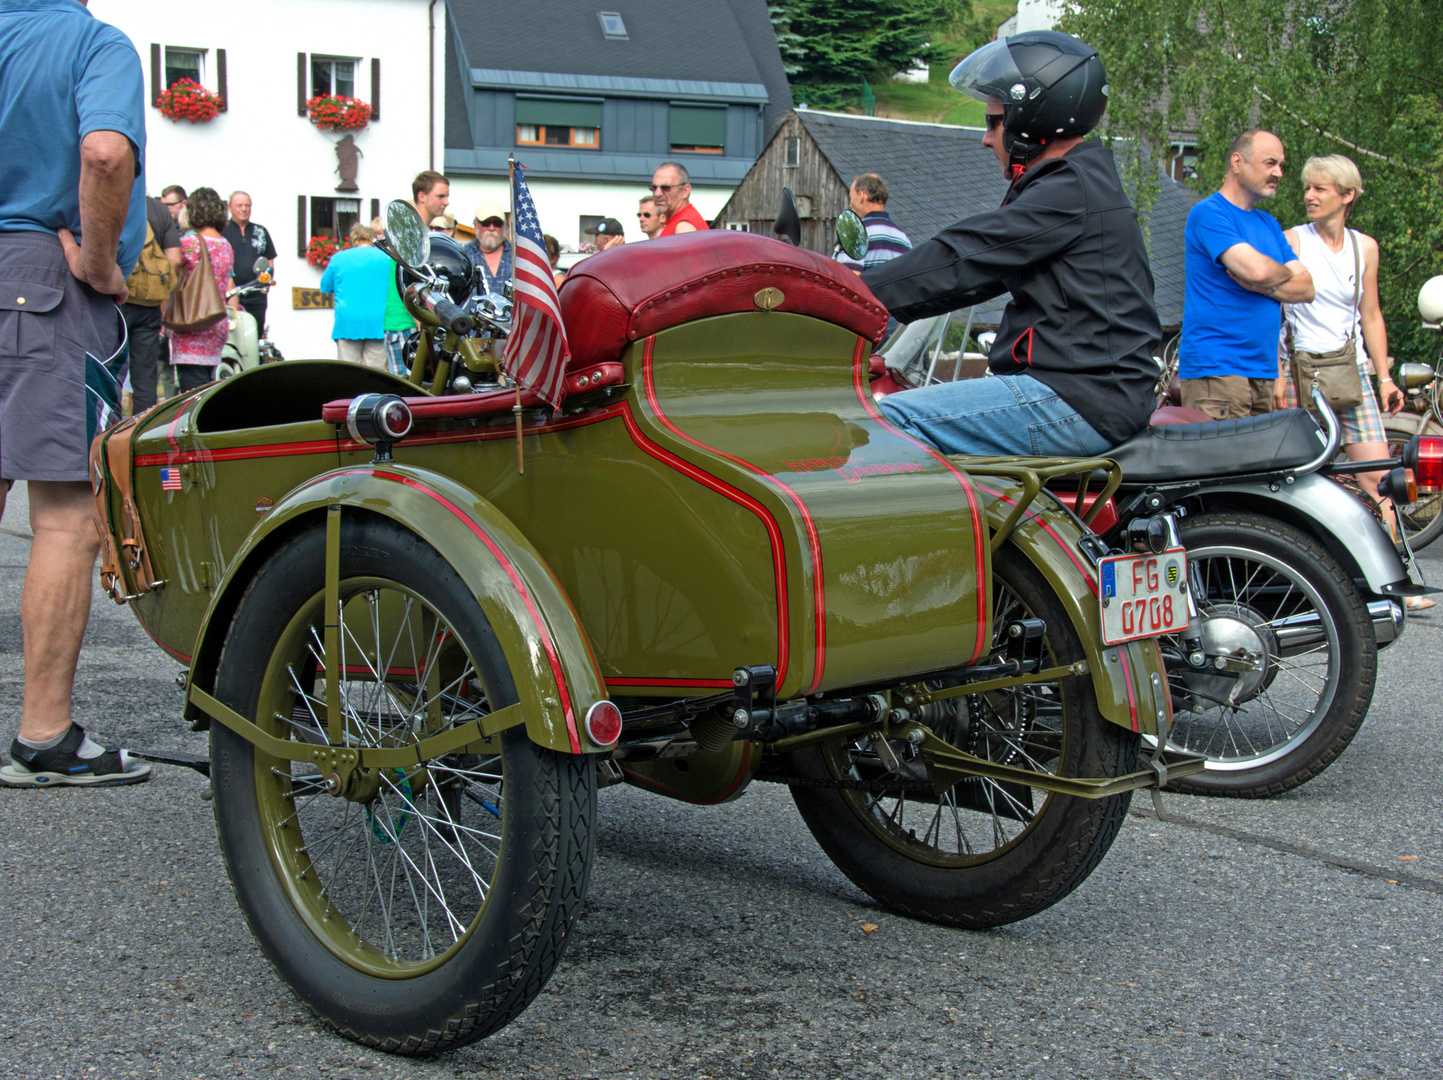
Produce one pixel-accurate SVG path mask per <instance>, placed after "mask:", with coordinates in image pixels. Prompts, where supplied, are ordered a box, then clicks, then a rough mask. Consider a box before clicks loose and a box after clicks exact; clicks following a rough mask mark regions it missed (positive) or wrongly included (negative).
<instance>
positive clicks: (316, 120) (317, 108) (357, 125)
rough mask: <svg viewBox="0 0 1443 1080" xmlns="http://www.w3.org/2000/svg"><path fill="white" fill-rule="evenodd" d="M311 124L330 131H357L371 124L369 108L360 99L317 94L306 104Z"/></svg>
mask: <svg viewBox="0 0 1443 1080" xmlns="http://www.w3.org/2000/svg"><path fill="white" fill-rule="evenodd" d="M306 111H307V112H308V113H309V114H310V118H311V123H313V124H315V125H316V127H319V128H329V129H330V130H331V131H359V130H361V128H363V127H365V126H366V125H367V124H369V123H370V122H371V106H370V105H368V104H366V102H364V101H362V100H361V99H360V98H349V97H336V96H335V95H333V94H317V95H316V96H315V97H313V98H311V99H310V100H309V101H307V102H306Z"/></svg>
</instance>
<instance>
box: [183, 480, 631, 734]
mask: <svg viewBox="0 0 1443 1080" xmlns="http://www.w3.org/2000/svg"><path fill="white" fill-rule="evenodd" d="M333 506H339V507H340V508H341V515H342V518H343V520H344V517H345V515H346V514H358V513H370V514H375V515H379V516H381V517H386V518H390V519H391V520H393V521H395V522H396V523H397V524H399V525H400V526H402V527H403V528H405V529H407V530H409V531H411V532H413V533H415V534H416V535H417V536H420V537H422V538H424V540H425V542H426V543H428V544H429V545H431V547H433V548H435V549H436V551H437V552H438V553H439V554H440V555H441V557H442V558H444V559H445V560H446V561H447V563H449V564H450V566H451V567H452V569H453V570H455V571H456V573H457V574H458V575H459V576H460V578H461V580H462V581H463V582H465V583H466V587H467V588H468V590H469V591H470V593H471V595H472V597H473V598H474V599H475V601H476V602H477V603H478V604H479V605H480V606H481V609H482V611H483V612H484V613H485V615H486V618H487V620H488V621H489V622H490V624H491V626H492V629H493V630H494V631H495V632H496V637H497V640H498V641H499V643H500V645H501V649H502V652H503V653H504V654H505V656H506V661H507V664H508V666H509V667H510V669H511V673H512V677H513V678H514V679H515V681H516V691H517V695H518V698H519V701H520V702H521V703H522V705H523V707H524V710H525V724H526V733H527V736H528V737H529V738H530V739H531V740H532V741H533V742H535V743H536V744H537V745H539V746H544V747H546V748H548V749H551V750H556V751H558V752H560V753H571V754H576V753H597V752H599V751H602V750H605V749H609V747H601V746H593V745H591V743H590V741H589V740H588V739H587V737H586V733H585V727H584V725H583V723H582V718H583V717H584V716H585V714H586V710H587V709H589V708H590V707H591V706H592V705H593V704H595V703H596V702H597V701H600V700H601V699H603V698H605V697H606V696H607V693H606V686H605V683H604V682H603V681H602V678H601V673H600V671H599V669H598V668H597V664H596V660H595V658H594V657H593V655H592V652H591V645H590V643H589V642H588V640H587V638H586V634H585V632H584V631H583V630H582V628H581V625H580V623H579V622H578V621H577V619H576V616H575V614H574V612H573V611H572V607H571V603H570V601H569V599H568V598H567V596H566V594H565V592H564V591H563V590H562V589H561V586H560V585H559V583H558V582H557V581H556V578H555V577H554V576H553V575H552V573H551V570H550V568H549V567H548V566H547V565H546V563H545V561H544V560H543V559H542V558H541V556H540V555H539V554H538V553H537V552H536V550H535V548H533V547H532V546H531V544H530V543H529V542H528V541H527V540H526V539H525V537H524V536H522V534H521V533H520V531H519V530H518V529H516V527H515V526H514V525H513V524H512V523H511V522H510V521H509V520H508V519H507V518H506V516H505V515H504V514H502V513H501V512H500V511H499V510H498V509H497V508H496V507H495V506H493V505H491V504H490V503H489V502H487V501H486V500H485V499H482V498H480V497H479V496H477V495H476V494H475V493H474V492H472V491H469V490H468V489H467V488H465V487H464V486H463V485H461V484H458V483H456V482H455V481H454V480H451V479H448V478H447V477H445V476H442V475H440V474H437V473H434V472H430V471H428V470H423V469H417V468H414V467H409V466H405V465H397V464H396V463H394V462H386V463H384V464H367V465H360V466H350V467H346V468H341V469H337V470H334V471H331V472H327V473H323V474H321V475H319V476H317V477H315V478H314V479H312V480H309V481H307V482H306V483H304V484H302V485H301V486H299V487H298V488H296V489H295V490H293V491H292V492H290V493H289V494H288V495H287V496H286V497H285V498H284V499H282V500H281V501H279V502H277V504H276V506H275V508H274V510H272V511H271V513H269V514H268V515H266V519H265V520H264V521H263V522H262V523H261V524H260V525H259V526H257V528H256V529H255V531H254V532H253V533H251V535H250V536H249V537H247V539H246V542H245V544H244V545H243V546H242V548H241V550H240V551H239V552H238V553H237V554H236V556H235V558H234V559H232V560H231V565H230V568H229V570H228V571H227V574H226V576H225V577H224V579H222V581H221V583H220V585H219V587H218V588H217V589H216V591H215V595H214V598H213V599H212V601H211V604H210V608H209V610H208V611H207V612H206V616H205V620H204V622H203V623H202V626H201V631H200V634H199V636H198V638H197V642H196V648H195V656H194V659H193V660H192V662H191V668H190V675H189V685H190V686H193V687H196V688H199V689H200V690H202V691H204V692H206V693H207V694H210V693H213V692H214V689H215V678H216V669H217V666H218V663H219V660H220V652H221V648H222V646H223V645H224V643H225V637H226V634H227V633H228V631H229V628H230V622H231V618H232V616H233V615H234V614H235V610H236V607H237V606H238V604H239V602H240V597H241V594H242V593H243V592H244V591H245V589H246V586H247V585H248V584H249V583H250V581H251V579H252V578H253V577H254V576H255V574H256V572H257V570H258V569H259V568H260V566H261V564H262V563H263V562H264V561H265V558H266V557H267V556H268V555H269V554H270V553H271V552H272V551H274V550H275V549H276V548H277V547H278V546H279V545H280V543H282V542H283V541H284V540H286V539H287V538H288V537H290V536H292V535H294V534H295V533H296V532H298V531H300V530H301V529H303V528H305V527H307V526H309V525H311V524H313V523H316V522H318V521H321V520H322V519H323V518H324V516H325V515H326V514H327V513H328V512H329V510H330V508H331V507H333ZM185 718H186V719H187V720H188V721H190V722H191V725H192V727H193V728H194V729H196V730H201V729H203V728H205V727H207V726H208V723H209V717H208V715H207V714H206V711H205V710H204V709H203V708H201V707H199V706H198V705H197V704H196V703H195V702H193V701H191V700H190V698H189V697H187V701H186V708H185Z"/></svg>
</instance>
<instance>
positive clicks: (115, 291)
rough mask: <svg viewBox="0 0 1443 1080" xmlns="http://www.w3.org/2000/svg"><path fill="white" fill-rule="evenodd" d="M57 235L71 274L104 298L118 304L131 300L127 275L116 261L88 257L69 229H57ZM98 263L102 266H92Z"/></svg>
mask: <svg viewBox="0 0 1443 1080" xmlns="http://www.w3.org/2000/svg"><path fill="white" fill-rule="evenodd" d="M55 235H56V236H58V237H60V247H61V249H62V250H63V251H64V252H65V261H66V262H67V263H69V264H70V272H71V273H72V274H74V275H75V277H76V278H77V279H79V280H80V281H83V282H85V284H87V285H89V286H90V287H91V288H92V289H94V290H95V291H96V292H98V293H100V294H101V295H102V296H113V297H115V302H116V303H117V304H123V303H125V301H126V300H128V299H129V298H130V290H129V289H127V288H126V287H125V275H124V274H122V273H121V272H120V267H119V266H118V265H117V264H116V262H115V260H114V259H99V260H97V259H93V258H90V257H88V253H87V252H85V251H84V250H82V249H81V246H80V245H79V244H77V243H76V242H75V234H74V233H72V232H71V231H70V230H69V229H57V230H56V233H55ZM96 262H98V263H99V264H100V265H98V266H94V265H91V264H93V263H96Z"/></svg>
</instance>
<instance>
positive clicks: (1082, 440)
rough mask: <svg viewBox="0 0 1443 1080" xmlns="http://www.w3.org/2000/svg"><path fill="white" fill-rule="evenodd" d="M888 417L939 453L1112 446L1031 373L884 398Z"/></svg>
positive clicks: (1036, 453) (1066, 453) (1089, 451)
mask: <svg viewBox="0 0 1443 1080" xmlns="http://www.w3.org/2000/svg"><path fill="white" fill-rule="evenodd" d="M879 404H880V406H881V409H882V412H884V413H885V414H886V415H887V418H888V419H889V420H891V421H892V422H893V423H894V424H896V425H897V426H898V427H900V428H901V429H902V430H903V431H905V432H907V433H908V434H909V435H915V436H916V437H917V438H919V439H922V440H923V441H924V442H929V443H931V444H932V445H933V446H935V447H936V448H937V449H938V450H941V451H942V452H943V453H944V454H1009V455H1023V456H1033V457H1051V456H1054V455H1056V456H1059V457H1092V456H1094V455H1096V454H1101V453H1104V452H1105V451H1107V450H1110V449H1112V443H1110V442H1108V441H1107V440H1106V439H1104V438H1103V437H1102V436H1101V435H1099V434H1098V433H1097V432H1096V431H1094V430H1093V429H1092V425H1091V424H1089V423H1088V422H1087V421H1086V420H1084V419H1083V418H1082V417H1081V416H1080V415H1079V414H1078V412H1077V410H1076V409H1074V408H1073V407H1072V406H1071V405H1069V404H1067V402H1065V401H1063V400H1062V399H1061V398H1060V397H1058V396H1057V395H1056V394H1055V393H1053V391H1052V390H1050V389H1049V388H1048V387H1047V386H1046V385H1044V384H1043V383H1040V382H1038V381H1037V380H1036V379H1034V378H1033V377H1032V376H1031V375H993V376H990V377H988V378H985V379H964V380H962V381H961V382H951V383H941V384H939V385H937V386H925V387H922V388H920V389H917V390H904V391H902V392H900V393H896V394H889V395H887V396H886V397H884V398H883V399H882V400H881V402H880V403H879Z"/></svg>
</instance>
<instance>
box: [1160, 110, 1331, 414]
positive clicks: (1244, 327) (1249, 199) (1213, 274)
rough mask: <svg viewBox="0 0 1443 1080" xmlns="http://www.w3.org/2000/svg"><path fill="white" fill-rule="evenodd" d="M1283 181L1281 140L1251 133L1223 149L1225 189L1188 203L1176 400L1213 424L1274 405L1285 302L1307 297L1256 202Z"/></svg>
mask: <svg viewBox="0 0 1443 1080" xmlns="http://www.w3.org/2000/svg"><path fill="white" fill-rule="evenodd" d="M1282 177H1283V144H1282V142H1281V141H1280V140H1279V139H1278V137H1277V136H1276V135H1273V134H1271V133H1270V132H1267V131H1258V130H1256V129H1250V130H1248V131H1244V132H1243V133H1242V134H1241V135H1239V136H1238V137H1237V139H1236V141H1235V142H1234V143H1233V146H1232V150H1231V151H1230V152H1229V154H1228V171H1227V176H1226V177H1225V178H1224V180H1223V186H1222V187H1221V188H1220V189H1219V190H1218V191H1216V192H1214V193H1213V194H1211V195H1209V196H1208V197H1207V198H1206V199H1204V200H1203V201H1202V202H1200V203H1198V204H1197V205H1196V206H1194V207H1193V208H1192V211H1191V212H1190V213H1189V214H1188V216H1187V229H1186V232H1185V236H1186V246H1185V256H1184V258H1185V263H1184V265H1185V268H1186V271H1187V294H1186V299H1185V300H1184V303H1183V316H1182V345H1181V347H1180V348H1179V350H1178V361H1179V363H1178V377H1179V378H1180V379H1181V381H1182V403H1183V404H1184V405H1185V406H1187V407H1189V408H1193V409H1201V410H1202V411H1203V412H1205V413H1207V414H1208V415H1209V416H1211V417H1213V418H1214V419H1217V420H1227V419H1231V418H1233V417H1239V416H1250V415H1256V414H1258V413H1265V412H1270V411H1272V407H1273V405H1272V399H1273V381H1274V380H1275V379H1276V378H1277V375H1278V331H1279V328H1280V327H1281V325H1282V305H1283V303H1285V302H1286V303H1290V304H1306V303H1309V302H1310V301H1311V300H1312V299H1313V278H1312V275H1311V274H1309V273H1308V270H1307V267H1305V266H1304V265H1303V264H1302V263H1301V262H1299V261H1298V258H1297V256H1295V255H1294V254H1293V249H1292V248H1291V247H1289V246H1288V242H1287V241H1286V240H1285V239H1284V238H1283V230H1282V229H1281V228H1280V227H1279V226H1278V222H1277V219H1275V218H1274V217H1273V216H1272V215H1271V214H1269V213H1267V212H1266V211H1264V210H1257V209H1255V207H1256V206H1257V204H1258V203H1260V202H1261V201H1262V200H1264V199H1271V198H1272V197H1273V195H1274V194H1276V192H1277V190H1278V181H1279V180H1281V179H1282Z"/></svg>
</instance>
